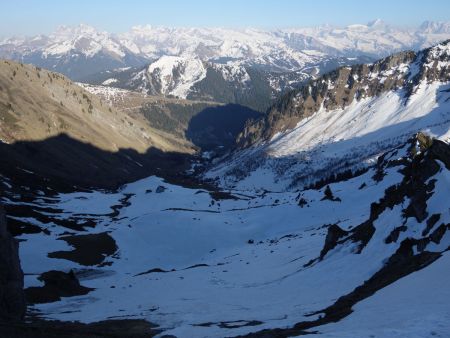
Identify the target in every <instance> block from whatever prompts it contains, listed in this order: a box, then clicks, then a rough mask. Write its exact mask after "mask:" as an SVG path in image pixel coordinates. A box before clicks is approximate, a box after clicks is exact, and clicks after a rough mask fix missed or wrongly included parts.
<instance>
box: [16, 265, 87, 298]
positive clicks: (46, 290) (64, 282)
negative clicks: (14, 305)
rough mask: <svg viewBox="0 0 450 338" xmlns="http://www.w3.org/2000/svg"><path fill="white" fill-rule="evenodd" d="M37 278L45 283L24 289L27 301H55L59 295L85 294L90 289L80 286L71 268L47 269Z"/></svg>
mask: <svg viewBox="0 0 450 338" xmlns="http://www.w3.org/2000/svg"><path fill="white" fill-rule="evenodd" d="M38 279H39V280H40V281H42V282H44V283H45V285H44V286H42V287H30V288H27V289H26V290H25V294H26V298H27V302H28V303H32V304H36V303H50V302H56V301H58V300H60V299H61V297H72V296H80V295H85V294H87V293H89V292H90V291H91V290H92V289H90V288H87V287H84V286H81V285H80V282H79V281H78V279H77V277H76V276H75V274H74V273H73V271H72V270H71V271H70V272H69V273H65V272H62V271H55V270H52V271H48V272H45V273H43V274H42V275H41V276H39V278H38Z"/></svg>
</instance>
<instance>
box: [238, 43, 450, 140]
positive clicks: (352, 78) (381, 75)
mask: <svg viewBox="0 0 450 338" xmlns="http://www.w3.org/2000/svg"><path fill="white" fill-rule="evenodd" d="M449 45H450V41H449V40H447V41H445V42H443V43H442V44H439V45H437V46H435V47H431V48H428V49H425V50H422V51H420V52H417V53H416V52H412V51H407V52H400V53H397V54H394V55H392V56H389V57H387V58H384V59H382V60H380V61H378V62H375V63H373V64H361V65H355V66H351V67H341V68H338V69H337V70H334V71H332V72H330V73H328V74H325V75H323V76H322V77H319V78H318V79H316V80H311V81H310V82H309V83H308V84H306V85H304V86H302V87H301V88H299V89H297V90H293V91H290V92H289V93H287V94H286V95H284V96H282V97H281V98H280V99H279V100H277V102H276V103H275V104H274V105H273V106H272V107H271V108H269V110H268V113H267V115H266V116H265V117H263V118H261V119H260V120H258V121H254V122H251V123H249V124H248V125H247V127H246V128H245V130H244V131H243V132H242V134H241V135H239V137H238V140H237V143H238V145H239V146H240V147H246V146H249V145H252V144H254V143H258V142H261V141H265V140H269V139H270V138H271V137H272V136H274V135H275V134H276V133H278V132H283V131H286V130H288V129H292V128H294V127H295V126H296V125H297V124H298V122H299V121H301V120H302V119H304V118H307V117H309V116H311V115H312V114H314V113H315V112H317V111H319V109H323V110H326V111H332V110H335V109H343V108H345V107H348V106H349V105H351V104H352V103H353V102H354V101H360V100H362V99H364V98H368V97H375V96H379V95H380V94H382V93H385V92H388V91H393V90H398V89H400V88H403V89H404V90H405V100H407V99H408V97H409V96H410V95H411V94H413V91H414V89H415V88H416V87H417V85H418V84H419V83H420V82H421V81H426V82H434V81H441V82H445V81H448V80H449V79H450V71H449V66H448V61H449V57H450V56H449V52H448V51H449Z"/></svg>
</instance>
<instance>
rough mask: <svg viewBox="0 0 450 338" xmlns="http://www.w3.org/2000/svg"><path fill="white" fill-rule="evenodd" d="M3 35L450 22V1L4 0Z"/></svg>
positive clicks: (410, 24) (1, 22) (1, 29)
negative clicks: (82, 27)
mask: <svg viewBox="0 0 450 338" xmlns="http://www.w3.org/2000/svg"><path fill="white" fill-rule="evenodd" d="M1 1H2V4H1V7H0V8H1V11H2V19H1V20H0V36H10V35H34V34H38V33H49V32H51V31H53V30H54V29H55V28H56V27H57V26H59V25H63V24H65V25H76V24H79V23H86V24H90V25H92V26H94V27H96V28H98V29H102V30H107V31H110V32H114V33H117V32H123V31H126V30H128V29H129V28H130V27H132V26H134V25H137V24H151V25H164V26H222V27H250V26H251V27H259V28H282V27H293V26H313V25H320V24H326V23H328V24H332V25H347V24H352V23H366V22H368V21H370V20H372V19H376V18H381V19H383V20H385V21H386V22H388V23H391V24H395V25H399V26H417V25H418V24H420V23H421V22H423V21H425V20H434V21H450V0H426V1H425V0H375V1H365V0H312V1H311V0H184V1H183V0H159V1H151V0H147V1H144V0H140V1H139V0H1Z"/></svg>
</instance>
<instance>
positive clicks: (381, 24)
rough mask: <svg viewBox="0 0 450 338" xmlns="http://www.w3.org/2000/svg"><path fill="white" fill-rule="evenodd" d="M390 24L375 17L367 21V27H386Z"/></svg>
mask: <svg viewBox="0 0 450 338" xmlns="http://www.w3.org/2000/svg"><path fill="white" fill-rule="evenodd" d="M387 26H388V25H387V24H386V22H384V21H383V20H381V19H375V20H372V21H369V22H368V23H367V27H369V28H377V29H382V28H386V27H387Z"/></svg>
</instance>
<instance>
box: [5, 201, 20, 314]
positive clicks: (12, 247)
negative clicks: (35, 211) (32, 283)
mask: <svg viewBox="0 0 450 338" xmlns="http://www.w3.org/2000/svg"><path fill="white" fill-rule="evenodd" d="M18 248H19V247H18V243H17V241H16V240H15V239H14V238H13V237H12V236H11V235H10V234H9V233H8V231H7V229H6V217H5V212H4V210H3V207H2V206H1V205H0V322H9V321H18V320H21V319H22V318H23V316H24V314H25V310H26V305H25V297H24V292H23V272H22V269H21V268H20V261H19V255H18Z"/></svg>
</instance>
